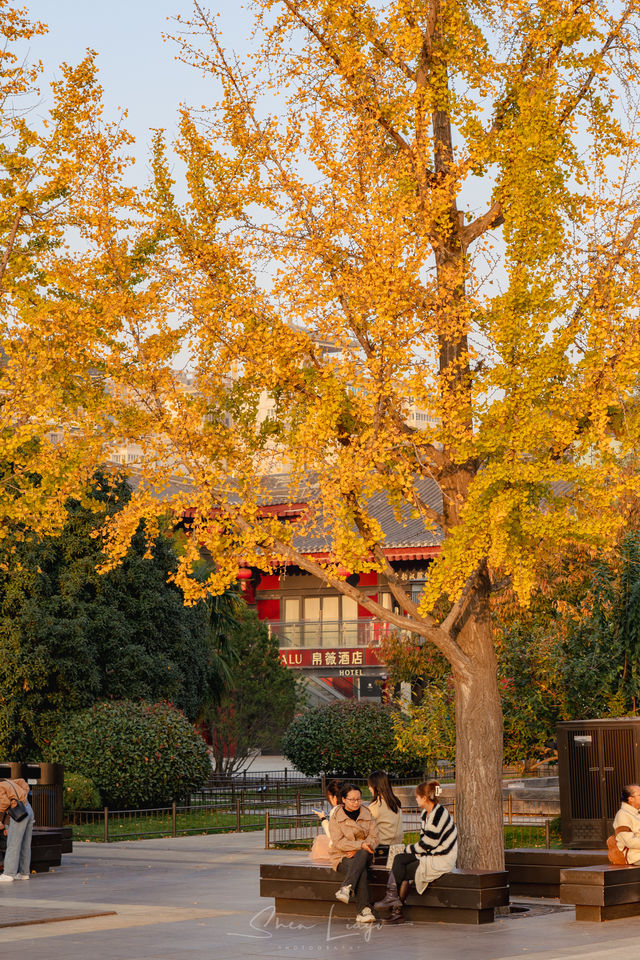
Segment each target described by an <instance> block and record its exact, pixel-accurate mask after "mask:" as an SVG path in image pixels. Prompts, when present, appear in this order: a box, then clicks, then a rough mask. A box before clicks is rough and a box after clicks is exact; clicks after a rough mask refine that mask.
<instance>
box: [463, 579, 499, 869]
mask: <svg viewBox="0 0 640 960" xmlns="http://www.w3.org/2000/svg"><path fill="white" fill-rule="evenodd" d="M458 643H459V644H460V646H461V647H462V648H463V649H464V651H465V653H466V654H467V655H468V656H469V657H470V658H471V660H472V664H471V666H470V669H469V670H467V671H465V672H464V674H462V673H460V672H457V671H456V672H454V683H455V694H456V817H457V823H458V830H459V834H460V838H459V849H460V854H459V858H458V865H459V866H460V867H463V868H467V869H482V870H504V833H503V823H502V704H501V702H500V694H499V692H498V679H497V661H496V655H495V650H494V646H493V631H492V628H491V619H490V611H489V593H488V588H487V587H486V586H483V587H481V589H480V591H479V593H478V595H477V598H476V600H475V602H474V603H473V605H472V606H471V609H470V611H469V617H468V619H467V621H466V623H465V624H464V626H463V627H462V630H461V631H460V634H459V635H458Z"/></svg>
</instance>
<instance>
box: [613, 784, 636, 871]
mask: <svg viewBox="0 0 640 960" xmlns="http://www.w3.org/2000/svg"><path fill="white" fill-rule="evenodd" d="M620 799H621V805H620V809H619V810H618V812H617V813H616V815H615V818H614V821H613V829H614V831H615V835H616V846H617V847H618V850H620V851H621V853H624V855H625V859H626V861H627V863H640V786H638V784H637V783H631V784H629V785H628V786H626V787H623V788H622V796H621V798H620Z"/></svg>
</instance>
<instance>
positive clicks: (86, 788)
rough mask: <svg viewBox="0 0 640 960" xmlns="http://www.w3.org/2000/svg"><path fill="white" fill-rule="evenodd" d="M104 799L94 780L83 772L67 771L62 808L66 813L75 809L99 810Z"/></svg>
mask: <svg viewBox="0 0 640 960" xmlns="http://www.w3.org/2000/svg"><path fill="white" fill-rule="evenodd" d="M101 806H102V799H101V797H100V793H99V791H98V788H97V787H96V785H95V783H94V782H93V780H90V779H89V777H84V776H83V775H82V774H81V773H65V775H64V792H63V794H62V808H63V810H64V812H65V813H73V811H74V810H99V809H100V807H101Z"/></svg>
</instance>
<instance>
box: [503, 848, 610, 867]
mask: <svg viewBox="0 0 640 960" xmlns="http://www.w3.org/2000/svg"><path fill="white" fill-rule="evenodd" d="M504 860H505V864H506V867H507V870H508V871H509V873H510V872H511V867H512V866H520V865H521V864H527V865H529V864H530V865H532V866H533V865H540V866H552V865H553V866H558V867H562V868H566V869H570V868H573V867H588V866H593V865H595V864H605V863H608V862H609V858H608V856H607V851H606V850H545V849H541V848H539V847H531V848H526V847H518V848H517V849H514V850H505V852H504Z"/></svg>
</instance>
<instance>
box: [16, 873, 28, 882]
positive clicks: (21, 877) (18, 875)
mask: <svg viewBox="0 0 640 960" xmlns="http://www.w3.org/2000/svg"><path fill="white" fill-rule="evenodd" d="M14 879H15V880H30V879H31V877H30V876H29V874H28V873H16V875H15V877H14Z"/></svg>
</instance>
